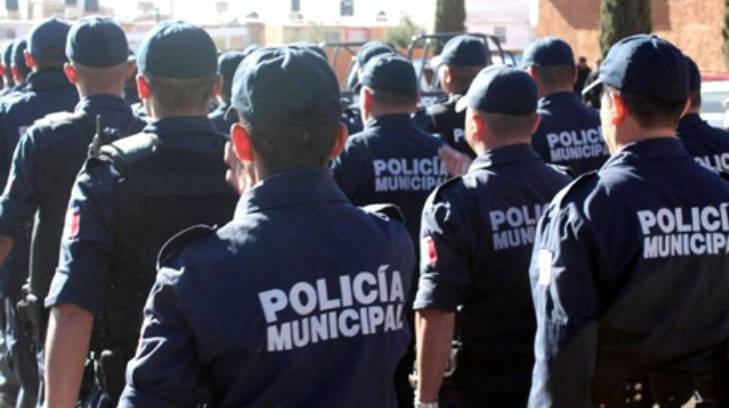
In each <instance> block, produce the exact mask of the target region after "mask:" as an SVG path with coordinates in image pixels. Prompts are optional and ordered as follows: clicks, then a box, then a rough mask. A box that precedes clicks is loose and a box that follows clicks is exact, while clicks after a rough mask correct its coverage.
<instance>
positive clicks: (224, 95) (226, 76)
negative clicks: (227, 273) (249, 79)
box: [218, 44, 261, 104]
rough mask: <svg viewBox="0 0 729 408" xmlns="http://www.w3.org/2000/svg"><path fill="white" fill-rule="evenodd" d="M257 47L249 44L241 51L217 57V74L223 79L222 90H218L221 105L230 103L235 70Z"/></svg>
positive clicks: (225, 53) (227, 52)
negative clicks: (221, 101)
mask: <svg viewBox="0 0 729 408" xmlns="http://www.w3.org/2000/svg"><path fill="white" fill-rule="evenodd" d="M259 48H261V47H260V46H259V45H256V44H251V45H249V46H248V47H246V49H245V50H243V51H226V52H224V53H222V54H220V57H218V73H220V76H222V77H223V88H222V89H221V90H220V97H221V99H222V100H223V103H226V104H228V103H230V98H231V92H232V90H233V77H234V76H235V70H236V69H238V65H240V63H241V61H243V60H244V59H245V57H247V56H248V55H250V54H252V53H253V52H254V51H256V50H257V49H259Z"/></svg>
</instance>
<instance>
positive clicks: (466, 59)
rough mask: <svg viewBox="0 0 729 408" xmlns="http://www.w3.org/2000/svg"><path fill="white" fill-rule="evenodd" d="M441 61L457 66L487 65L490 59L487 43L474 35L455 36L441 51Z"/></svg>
mask: <svg viewBox="0 0 729 408" xmlns="http://www.w3.org/2000/svg"><path fill="white" fill-rule="evenodd" d="M440 58H441V62H442V63H443V64H446V65H457V66H485V65H486V64H487V63H488V59H489V50H488V48H487V47H486V43H484V41H483V40H482V39H481V38H479V37H476V36H473V35H467V34H465V35H459V36H456V37H453V38H451V39H450V41H448V42H447V43H446V45H445V46H444V47H443V51H442V52H441V53H440Z"/></svg>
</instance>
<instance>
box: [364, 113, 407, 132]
mask: <svg viewBox="0 0 729 408" xmlns="http://www.w3.org/2000/svg"><path fill="white" fill-rule="evenodd" d="M414 126H415V125H413V119H412V117H411V116H410V114H409V113H393V114H389V115H380V116H378V117H376V118H372V119H370V120H368V121H367V123H366V124H365V129H368V128H372V127H399V128H412V127H414Z"/></svg>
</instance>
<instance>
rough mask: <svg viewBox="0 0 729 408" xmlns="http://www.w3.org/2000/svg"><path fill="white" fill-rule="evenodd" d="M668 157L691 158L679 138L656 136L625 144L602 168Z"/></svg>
mask: <svg viewBox="0 0 729 408" xmlns="http://www.w3.org/2000/svg"><path fill="white" fill-rule="evenodd" d="M668 158H674V159H675V158H687V159H690V157H689V154H688V152H687V151H686V149H685V148H684V147H683V144H681V142H680V141H679V140H678V138H675V137H671V138H668V137H655V138H652V139H647V140H643V141H640V142H634V143H630V144H627V145H625V146H623V148H622V149H620V150H619V151H618V152H617V153H615V154H614V155H612V156H611V157H610V158H609V159H608V160H607V161H606V162H605V164H604V165H603V166H602V169H606V168H608V167H611V166H619V165H621V164H627V163H634V162H642V161H649V160H655V159H668Z"/></svg>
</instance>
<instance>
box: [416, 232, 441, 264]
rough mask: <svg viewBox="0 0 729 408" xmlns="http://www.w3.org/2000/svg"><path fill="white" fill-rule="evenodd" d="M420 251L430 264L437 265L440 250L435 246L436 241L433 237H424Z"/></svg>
mask: <svg viewBox="0 0 729 408" xmlns="http://www.w3.org/2000/svg"><path fill="white" fill-rule="evenodd" d="M420 252H421V257H422V258H423V259H427V260H428V265H431V266H433V265H435V264H436V263H437V262H438V251H437V250H436V248H435V241H433V238H432V237H425V238H423V240H422V242H421V243H420Z"/></svg>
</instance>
